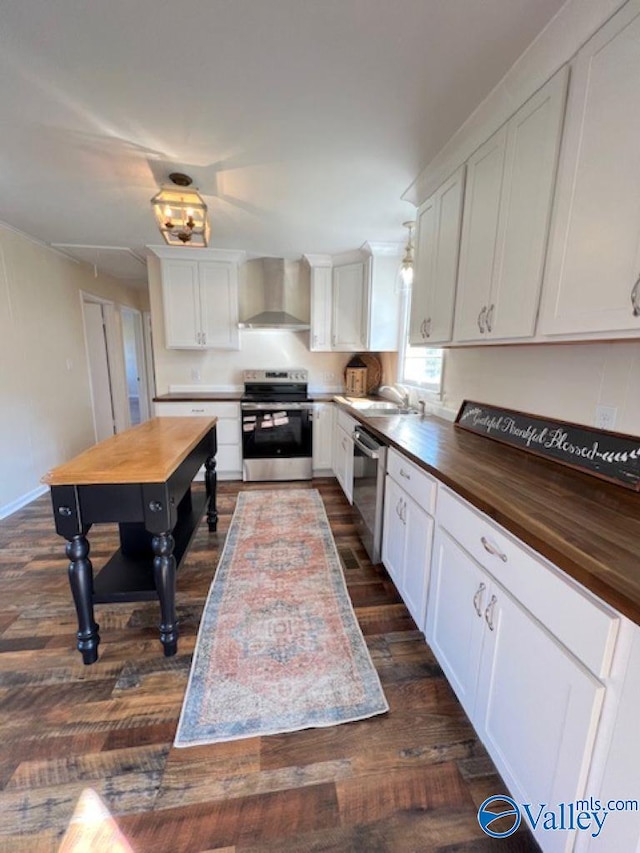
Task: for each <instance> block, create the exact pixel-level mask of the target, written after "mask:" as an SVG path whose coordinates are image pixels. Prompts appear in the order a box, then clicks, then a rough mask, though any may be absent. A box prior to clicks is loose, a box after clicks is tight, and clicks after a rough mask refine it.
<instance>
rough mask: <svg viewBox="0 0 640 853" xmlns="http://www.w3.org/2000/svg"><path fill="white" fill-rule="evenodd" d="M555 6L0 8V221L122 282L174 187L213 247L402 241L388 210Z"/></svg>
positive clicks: (494, 1) (256, 3) (75, 3)
mask: <svg viewBox="0 0 640 853" xmlns="http://www.w3.org/2000/svg"><path fill="white" fill-rule="evenodd" d="M561 5H562V0H190V2H187V3H183V4H178V5H176V4H175V3H169V2H166V0H135V2H131V0H109V2H91V3H87V2H86V0H47V2H46V3H44V2H42V0H20V2H18V0H6V2H3V3H2V5H1V8H0V115H1V116H2V133H1V134H0V220H3V221H4V222H6V223H8V224H10V225H12V226H13V227H15V228H18V229H20V230H22V231H25V232H26V233H28V234H30V235H31V236H33V237H36V238H38V239H40V240H42V241H44V242H46V243H52V244H75V245H80V246H83V247H111V249H109V248H106V249H105V250H104V251H101V252H100V255H99V257H100V266H101V268H102V269H103V270H104V271H105V272H111V273H112V274H115V275H118V276H120V277H134V278H135V277H138V278H139V277H140V274H139V272H136V271H135V270H136V265H135V263H133V264H131V263H129V261H130V260H131V258H132V257H134V258H135V256H138V257H142V258H144V256H145V246H146V245H148V244H158V243H160V242H161V238H160V234H159V232H158V231H157V229H156V227H155V225H154V219H153V216H152V212H151V208H150V205H149V200H150V199H151V197H152V196H153V195H154V194H155V193H156V192H157V189H158V187H159V185H160V184H162V183H163V182H165V181H167V176H168V174H169V172H171V171H183V172H186V173H187V174H189V175H191V177H192V178H193V179H194V184H195V185H196V186H198V187H199V188H200V190H201V193H202V194H203V196H204V198H205V201H206V202H207V204H208V205H209V212H210V219H211V245H212V246H215V247H220V248H233V249H245V250H246V251H247V252H248V253H249V255H250V256H254V257H256V256H260V255H272V256H283V257H288V258H296V257H299V256H300V255H301V254H302V253H304V252H312V253H316V252H317V253H336V252H340V251H345V250H349V249H354V248H357V247H359V246H361V245H362V243H363V242H365V241H366V240H369V241H378V240H381V241H386V240H396V241H402V242H404V240H405V238H406V230H405V229H404V228H403V226H402V223H403V221H405V220H407V219H410V218H413V207H412V205H410V204H409V203H408V202H405V201H402V199H401V195H402V193H403V192H404V191H405V189H406V188H407V187H408V186H409V184H410V183H411V182H412V181H413V180H414V179H415V177H416V176H417V174H418V173H419V172H420V170H421V169H422V168H424V166H425V165H426V164H427V163H428V162H429V161H430V160H431V159H432V158H433V156H434V155H435V154H436V153H437V152H438V151H439V150H440V148H441V147H442V146H443V144H444V143H445V142H446V140H447V139H448V138H449V137H450V136H451V135H452V134H453V132H454V131H455V130H456V129H457V128H458V127H459V126H460V125H461V124H462V122H463V121H464V120H465V118H466V117H467V116H468V115H469V114H470V113H471V112H472V110H473V109H474V108H475V107H476V106H477V105H478V104H479V103H480V101H482V100H483V99H484V98H485V97H486V95H487V94H488V93H489V92H490V91H491V89H492V88H493V87H494V86H495V85H496V83H497V82H498V81H499V80H500V78H501V77H502V76H503V75H504V74H505V72H506V71H507V70H508V68H509V67H510V66H511V65H512V64H513V62H514V61H515V60H516V58H517V57H518V56H519V55H520V54H521V53H522V52H523V50H524V49H525V48H526V47H527V45H528V44H530V42H531V41H532V40H533V39H534V38H535V36H536V35H537V34H538V33H539V32H540V30H541V29H542V28H543V27H544V26H545V25H546V23H547V22H548V21H549V20H550V18H551V17H552V16H553V15H554V14H555V13H556V12H557V11H558V9H559V8H560V6H561ZM113 247H115V248H116V251H115V252H114V251H113ZM118 248H120V249H121V250H122V251H123V252H124V255H126V258H125V259H124V260H125V262H123V259H122V257H120V256H119V253H118V251H117V249H118ZM94 251H97V250H95V249H94V248H90V249H87V248H83V249H82V250H79V253H80V255H82V253H84V256H85V259H88V260H89V261H90V262H91V263H93V262H94V260H93V252H94ZM118 257H120V260H118V261H116V258H118ZM110 259H112V260H113V263H111V261H110ZM138 268H139V269H140V270H142V271H143V267H140V266H139V265H138Z"/></svg>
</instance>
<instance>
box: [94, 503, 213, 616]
mask: <svg viewBox="0 0 640 853" xmlns="http://www.w3.org/2000/svg"><path fill="white" fill-rule="evenodd" d="M206 504H207V495H206V492H205V491H204V489H202V490H200V489H198V490H189V491H187V492H186V494H185V496H184V497H183V499H182V501H181V502H180V505H179V507H178V521H177V524H176V526H175V528H174V529H173V538H174V540H175V545H174V549H173V555H174V557H175V559H176V569H179V568H180V564H181V563H182V561H183V559H184V557H185V556H186V554H187V552H188V550H189V546H190V544H191V541H192V539H193V537H194V535H195V532H196V529H197V527H198V525H199V523H200V521H201V520H202V517H203V515H204V511H205V507H206ZM151 539H152V536H151V534H150V533H149V532H148V531H147V530H145V527H144V524H138V523H122V524H120V541H121V543H122V547H120V548H119V549H118V550H117V551H116V552H115V553H114V554H113V555H112V557H111V558H110V559H109V561H108V562H107V563H106V564H105V565H104V566H103V567H102V568H101V569H100V571H99V572H98V573H97V574H96V576H95V578H94V582H93V603H94V604H109V603H121V602H127V601H155V600H156V599H157V598H158V592H157V590H156V584H155V579H154V576H153V551H152V548H151Z"/></svg>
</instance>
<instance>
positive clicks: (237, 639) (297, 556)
mask: <svg viewBox="0 0 640 853" xmlns="http://www.w3.org/2000/svg"><path fill="white" fill-rule="evenodd" d="M388 710H389V706H388V704H387V701H386V699H385V696H384V693H383V692H382V687H381V685H380V680H379V678H378V674H377V673H376V670H375V668H374V666H373V663H372V661H371V657H370V655H369V651H368V649H367V646H366V643H365V641H364V638H363V636H362V632H361V631H360V627H359V625H358V622H357V619H356V616H355V613H354V611H353V607H352V606H351V601H350V599H349V595H348V593H347V588H346V584H345V580H344V575H343V573H342V568H341V566H340V559H339V557H338V552H337V550H336V546H335V542H334V541H333V536H332V535H331V530H330V528H329V522H328V520H327V515H326V512H325V509H324V504H323V503H322V498H321V497H320V494H319V493H318V492H317V491H316V490H315V489H293V490H284V489H282V490H269V491H252V492H241V493H240V494H239V495H238V503H237V506H236V510H235V512H234V515H233V519H232V521H231V526H230V528H229V533H228V535H227V540H226V543H225V546H224V551H223V553H222V556H221V558H220V563H219V565H218V569H217V571H216V574H215V577H214V580H213V583H212V585H211V590H210V592H209V596H208V598H207V603H206V605H205V608H204V612H203V615H202V621H201V623H200V628H199V631H198V640H197V643H196V649H195V652H194V656H193V662H192V665H191V673H190V675H189V683H188V685H187V691H186V694H185V699H184V703H183V706H182V713H181V715H180V722H179V723H178V730H177V733H176V739H175V746H178V747H183V746H195V745H199V744H208V743H218V742H221V741H229V740H236V739H239V738H245V737H253V736H256V735H269V734H278V733H282V732H292V731H298V730H299V729H306V728H318V727H322V726H333V725H336V724H338V723H346V722H351V721H353V720H362V719H365V718H367V717H372V716H374V715H376V714H383V713H385V712H386V711H388Z"/></svg>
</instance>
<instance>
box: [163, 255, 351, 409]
mask: <svg viewBox="0 0 640 853" xmlns="http://www.w3.org/2000/svg"><path fill="white" fill-rule="evenodd" d="M147 263H148V272H149V298H150V301H151V318H152V324H153V348H154V356H155V369H156V390H157V393H158V394H166V393H168V392H169V388H170V386H172V385H173V386H190V387H192V388H193V389H197V388H198V387H201V388H202V389H203V390H210V389H215V390H224V389H228V390H232V389H238V388H241V387H242V382H243V379H242V371H243V370H251V369H255V368H264V369H268V368H282V367H300V368H306V369H307V370H308V371H309V386H310V388H312V389H313V390H327V391H334V390H341V389H342V386H343V382H344V368H345V365H346V364H347V362H348V361H349V359H350V358H351V357H352V355H353V353H348V352H326V353H324V352H310V350H309V332H290V331H283V330H281V329H277V330H269V331H255V330H247V329H241V330H240V347H241V349H240V350H239V351H225V350H202V351H197V350H174V349H171V350H169V349H166V348H165V333H164V317H163V307H162V284H161V278H160V261H159V259H158V258H155V257H153V256H151V255H150V256H149V257H148V258H147ZM197 377H199V378H197Z"/></svg>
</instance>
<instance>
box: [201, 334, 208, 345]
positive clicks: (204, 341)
mask: <svg viewBox="0 0 640 853" xmlns="http://www.w3.org/2000/svg"><path fill="white" fill-rule="evenodd" d="M202 343H203V344H206V343H207V333H206V332H203V333H202Z"/></svg>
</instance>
